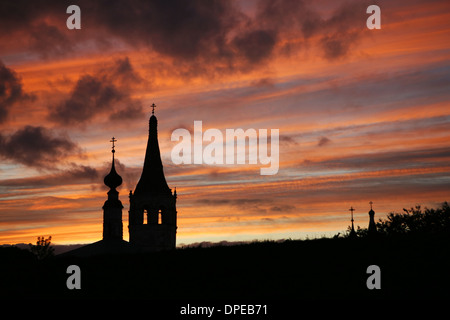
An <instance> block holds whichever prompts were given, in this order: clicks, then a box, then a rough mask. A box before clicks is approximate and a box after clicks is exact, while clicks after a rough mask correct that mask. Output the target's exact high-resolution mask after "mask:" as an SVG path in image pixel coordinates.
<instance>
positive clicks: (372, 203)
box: [369, 201, 373, 210]
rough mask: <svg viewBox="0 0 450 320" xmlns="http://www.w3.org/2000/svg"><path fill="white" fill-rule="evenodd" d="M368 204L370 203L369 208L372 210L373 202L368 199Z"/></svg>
mask: <svg viewBox="0 0 450 320" xmlns="http://www.w3.org/2000/svg"><path fill="white" fill-rule="evenodd" d="M369 204H370V210H372V204H373V202H372V201H370V202H369Z"/></svg>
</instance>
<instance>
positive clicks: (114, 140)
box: [109, 137, 117, 153]
mask: <svg viewBox="0 0 450 320" xmlns="http://www.w3.org/2000/svg"><path fill="white" fill-rule="evenodd" d="M116 141H117V139H116V138H114V137H112V139H111V140H110V141H109V142H112V153H114V152H116V150H114V147H115V145H114V142H116Z"/></svg>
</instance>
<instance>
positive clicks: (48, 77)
mask: <svg viewBox="0 0 450 320" xmlns="http://www.w3.org/2000/svg"><path fill="white" fill-rule="evenodd" d="M71 4H76V5H78V6H79V7H80V9H81V29H80V30H76V29H74V30H69V29H68V28H67V26H66V20H67V18H68V17H69V16H70V14H67V13H66V9H67V7H68V6H69V5H71ZM371 4H376V5H378V6H379V7H380V8H381V29H379V30H376V29H375V30H369V29H368V28H367V27H366V20H367V18H368V17H369V14H367V13H366V9H367V7H368V6H369V5H371ZM449 101H450V2H449V1H447V0H441V1H425V0H421V1H415V0H409V1H406V0H404V1H403V0H402V1H360V0H353V1H332V0H319V1H278V0H274V1H257V0H248V1H229V0H222V1H182V0H180V1H144V0H142V1H141V0H131V1H122V2H119V1H106V0H105V1H88V0H86V1H67V2H66V1H24V0H14V1H5V0H0V244H15V243H29V242H35V241H36V239H37V237H38V236H52V242H53V243H55V244H75V243H90V242H94V241H97V240H100V239H101V237H102V221H103V220H102V219H103V212H102V206H103V203H104V202H105V201H106V199H107V194H106V192H107V191H108V190H109V189H108V187H106V186H105V185H104V183H103V178H104V176H105V175H106V174H108V172H109V170H110V167H111V143H110V139H111V137H113V136H114V137H115V138H116V139H117V142H116V153H115V156H116V169H117V172H118V173H119V174H120V175H121V176H122V178H123V184H122V185H121V186H120V187H119V188H118V191H119V192H120V194H119V197H120V200H121V201H122V203H123V205H124V209H123V225H124V239H125V240H128V208H129V201H128V193H129V190H134V188H135V186H136V183H137V181H138V180H139V177H140V174H141V171H142V165H143V161H144V155H145V147H146V143H147V135H148V119H149V116H150V115H151V108H150V105H151V104H152V103H155V104H156V105H157V108H156V109H155V114H156V116H157V117H158V137H159V145H160V148H161V156H162V161H163V165H164V172H165V175H166V180H167V182H168V184H169V187H170V188H172V189H173V188H175V187H176V190H177V193H178V200H177V211H178V232H177V243H178V244H189V243H194V242H200V241H211V242H218V241H222V240H227V241H238V240H254V239H261V240H263V239H284V238H292V239H302V238H305V237H309V238H314V237H321V236H333V235H335V234H337V233H338V232H340V233H341V234H342V233H344V232H345V231H346V229H347V227H348V226H349V223H350V212H349V210H348V209H349V208H350V206H353V207H354V208H356V211H355V213H354V218H355V225H356V226H358V225H359V226H362V227H366V226H367V225H368V222H369V216H368V211H369V210H370V206H369V201H373V203H374V210H375V212H376V215H375V218H376V220H378V219H379V218H385V217H386V215H387V214H388V213H389V212H393V211H394V212H401V211H402V209H403V208H410V207H412V206H415V205H419V204H420V205H422V206H424V207H425V206H427V207H436V206H439V205H440V204H441V203H442V202H444V201H449V200H450V103H449ZM194 121H202V123H203V130H206V129H208V128H216V129H219V130H220V131H222V132H224V133H225V130H226V129H229V128H230V129H236V128H242V129H248V128H253V129H256V130H258V129H269V130H270V129H279V133H280V143H279V150H280V151H279V161H280V165H279V171H278V173H277V174H275V175H266V176H265V175H260V168H261V167H264V165H261V164H259V163H258V164H240V165H238V164H235V165H207V164H178V165H177V164H174V163H173V162H172V159H171V150H172V148H173V147H174V146H175V145H176V144H177V142H173V141H171V135H172V132H173V131H174V130H175V129H177V128H185V129H188V130H189V131H190V132H193V128H194Z"/></svg>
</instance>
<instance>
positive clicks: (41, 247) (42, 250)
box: [29, 236, 54, 260]
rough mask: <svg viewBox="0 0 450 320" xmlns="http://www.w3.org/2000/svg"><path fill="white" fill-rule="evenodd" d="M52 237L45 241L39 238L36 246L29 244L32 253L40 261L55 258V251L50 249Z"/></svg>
mask: <svg viewBox="0 0 450 320" xmlns="http://www.w3.org/2000/svg"><path fill="white" fill-rule="evenodd" d="M51 240H52V237H51V236H50V237H48V238H47V239H45V238H44V237H38V240H37V241H36V245H32V244H31V243H30V244H29V246H30V251H31V252H32V253H33V254H34V255H35V256H36V257H37V259H38V260H43V259H46V258H48V257H52V256H54V249H53V248H52V247H50V244H51Z"/></svg>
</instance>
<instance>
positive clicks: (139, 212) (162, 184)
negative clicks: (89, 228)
mask: <svg viewBox="0 0 450 320" xmlns="http://www.w3.org/2000/svg"><path fill="white" fill-rule="evenodd" d="M155 107H156V106H155V104H152V115H151V117H150V120H149V133H148V142H147V149H146V153H145V159H144V165H143V169H142V174H141V177H140V179H139V182H138V183H137V185H136V188H135V190H134V192H133V191H132V190H130V193H129V200H130V210H129V219H128V232H129V239H130V241H129V242H127V241H125V240H123V222H122V209H123V205H122V202H121V201H120V200H119V192H118V191H117V190H116V188H117V187H119V186H120V185H121V184H122V177H121V176H120V175H119V174H118V173H117V171H116V168H115V161H114V155H115V152H116V150H115V142H116V141H117V140H116V139H115V138H114V137H113V138H112V139H111V142H112V151H111V152H112V164H111V171H110V172H109V173H108V174H107V175H106V176H105V178H104V183H105V185H106V186H108V187H109V189H110V190H109V191H108V199H107V200H106V201H105V203H104V205H103V239H102V240H100V241H97V242H94V243H92V244H88V245H86V246H83V247H80V248H77V249H75V250H72V251H69V252H66V253H64V254H63V255H73V256H80V257H81V256H92V255H100V254H111V253H136V252H152V251H161V250H171V249H175V246H176V232H177V210H176V200H177V192H176V189H175V191H174V192H172V189H170V188H169V186H168V185H167V181H166V178H165V176H164V170H163V165H162V161H161V154H160V150H159V143H158V120H157V118H156V116H155ZM144 216H146V217H144ZM144 218H146V219H144ZM145 220H146V221H145Z"/></svg>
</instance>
